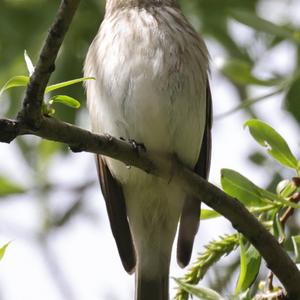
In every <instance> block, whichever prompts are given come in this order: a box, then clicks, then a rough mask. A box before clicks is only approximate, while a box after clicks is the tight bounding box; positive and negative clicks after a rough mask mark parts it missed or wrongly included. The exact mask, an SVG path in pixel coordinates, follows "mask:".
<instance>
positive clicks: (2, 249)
mask: <svg viewBox="0 0 300 300" xmlns="http://www.w3.org/2000/svg"><path fill="white" fill-rule="evenodd" d="M9 244H10V242H8V243H7V244H5V245H4V246H2V247H1V248H0V260H2V258H3V256H4V254H5V251H6V249H7V247H8V245H9Z"/></svg>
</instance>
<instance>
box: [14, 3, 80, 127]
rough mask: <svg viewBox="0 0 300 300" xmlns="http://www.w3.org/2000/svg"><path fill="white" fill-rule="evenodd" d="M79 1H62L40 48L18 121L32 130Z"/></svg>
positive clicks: (39, 118)
mask: <svg viewBox="0 0 300 300" xmlns="http://www.w3.org/2000/svg"><path fill="white" fill-rule="evenodd" d="M79 2H80V0H62V1H61V5H60V7H59V9H58V12H57V14H56V17H55V20H54V22H53V24H52V26H51V28H50V30H49V33H48V36H47V39H46V40H45V44H44V46H43V48H42V51H41V53H40V56H39V60H38V62H37V65H36V67H35V70H34V73H33V74H32V76H31V78H30V83H29V85H28V88H27V90H26V95H25V99H24V102H23V109H22V111H21V112H20V113H19V115H18V119H22V120H23V121H24V122H25V121H26V122H27V123H28V124H30V126H31V127H32V128H39V126H40V121H41V116H42V115H41V111H42V110H41V107H42V103H43V97H44V92H45V88H46V86H47V83H48V82H49V79H50V76H51V74H52V72H53V71H54V69H55V60H56V57H57V54H58V51H59V49H60V47H61V45H62V42H63V40H64V37H65V34H66V32H67V31H68V29H69V26H70V24H71V21H72V19H73V16H74V14H75V12H76V9H77V7H78V5H79Z"/></svg>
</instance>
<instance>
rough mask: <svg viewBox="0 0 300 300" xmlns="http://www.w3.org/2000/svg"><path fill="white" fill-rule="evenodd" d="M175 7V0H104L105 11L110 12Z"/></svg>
mask: <svg viewBox="0 0 300 300" xmlns="http://www.w3.org/2000/svg"><path fill="white" fill-rule="evenodd" d="M164 5H166V6H175V5H176V0H106V11H109V12H112V11H115V10H118V9H123V8H130V7H137V8H147V7H160V6H164Z"/></svg>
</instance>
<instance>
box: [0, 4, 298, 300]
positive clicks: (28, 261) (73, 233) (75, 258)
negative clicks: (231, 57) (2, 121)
mask: <svg viewBox="0 0 300 300" xmlns="http://www.w3.org/2000/svg"><path fill="white" fill-rule="evenodd" d="M270 3H271V4H272V7H270ZM287 3H289V4H287ZM299 11H300V1H299V0H298V1H297V0H295V1H280V0H279V1H277V2H276V5H274V1H272V2H270V1H264V4H263V5H261V7H260V8H259V13H260V15H261V16H263V17H265V18H267V19H269V20H274V21H276V22H278V21H279V22H280V20H282V19H284V17H285V16H286V15H287V16H289V19H293V20H294V21H295V23H296V24H298V25H299V26H300V14H299ZM229 26H230V28H231V30H232V33H233V34H234V36H235V38H236V39H237V40H238V41H239V42H240V43H242V44H247V42H248V40H249V37H250V36H251V35H253V32H252V30H251V29H249V28H247V27H246V26H243V25H240V24H238V23H236V22H231V23H230V24H229ZM206 42H207V44H208V48H209V51H210V53H211V57H212V78H211V88H212V95H213V101H214V114H215V115H216V116H217V115H219V114H221V113H222V112H225V111H227V110H228V109H230V108H232V107H235V106H236V105H237V104H238V100H237V95H235V93H234V90H233V88H232V87H231V86H230V84H228V83H227V81H226V80H224V79H223V77H222V76H220V74H218V72H217V70H216V67H215V62H216V61H218V60H219V59H220V58H222V57H224V53H223V51H222V49H221V48H219V47H218V46H217V45H216V44H215V43H214V42H212V41H210V40H206ZM255 46H256V47H258V46H259V45H255ZM21 50H22V49H20V51H21ZM294 65H295V47H294V46H293V45H292V44H290V43H288V42H285V43H282V44H280V45H279V46H278V47H276V48H275V49H274V50H273V51H272V52H271V53H268V54H267V55H266V57H261V59H260V64H259V68H257V70H255V71H256V72H257V73H258V74H268V72H270V71H280V73H281V74H283V73H284V74H289V73H290V72H291V71H292V70H293V67H294ZM266 91H267V89H262V88H253V94H255V95H261V94H264V93H265V92H266ZM281 107H282V96H276V97H272V98H270V99H268V100H265V101H263V102H261V103H259V104H256V105H255V110H256V112H257V114H258V116H262V117H263V118H264V121H266V122H268V123H270V124H271V125H272V126H274V127H275V128H276V129H277V130H278V131H279V132H280V133H281V134H282V135H283V136H284V137H285V138H286V140H287V141H288V143H289V145H290V146H291V148H292V150H293V152H294V153H296V155H298V157H299V154H300V153H299V145H300V140H299V134H298V133H297V132H296V130H297V127H296V124H295V123H294V121H293V120H292V119H291V118H289V117H288V115H287V114H286V113H285V112H284V111H283V110H282V109H281ZM246 120H247V115H246V114H244V113H243V112H238V113H235V114H233V115H231V116H229V117H226V118H224V119H220V120H216V121H215V122H214V128H213V153H212V167H211V176H210V181H211V182H213V183H214V184H216V185H219V182H220V169H221V168H231V169H234V170H236V171H238V172H240V173H242V174H244V175H246V176H247V177H248V178H250V179H251V180H252V181H254V182H255V183H256V184H258V185H260V186H263V185H264V184H265V183H266V182H267V180H266V179H267V178H268V173H267V171H264V170H263V169H262V168H256V167H255V166H254V165H253V164H250V163H249V162H247V161H246V159H245V158H246V157H247V156H248V154H249V153H251V151H253V149H258V148H259V146H258V145H257V144H256V143H255V142H254V140H253V139H252V138H251V137H250V134H249V132H248V131H247V130H244V129H243V123H244V122H245V121H246ZM78 124H79V125H81V126H83V127H85V128H88V127H89V125H88V121H87V114H86V112H84V111H83V112H82V115H81V118H80V120H78ZM33 142H34V139H33ZM0 155H1V165H0V172H1V173H2V172H3V173H4V174H10V176H11V178H14V179H15V180H17V181H18V182H20V183H22V182H27V181H28V178H30V177H29V176H27V174H28V173H27V172H28V170H27V169H24V168H25V167H23V168H20V165H19V163H18V162H19V161H20V153H18V150H17V148H16V147H15V146H14V144H12V145H4V144H0ZM21 166H22V165H21ZM278 168H280V166H278ZM84 177H85V178H90V179H94V178H96V170H95V167H94V160H93V157H92V155H90V154H86V153H80V154H72V155H70V156H68V157H67V159H66V157H59V158H57V159H55V161H54V162H53V168H52V170H51V175H50V178H51V180H52V181H53V182H62V183H66V184H67V185H72V184H74V183H76V182H81V181H82V178H84ZM31 184H32V185H33V184H34V183H31ZM32 193H34V192H32ZM32 195H33V194H29V195H28V196H26V197H23V198H22V200H21V201H16V200H14V199H11V201H6V202H5V204H4V203H3V204H1V211H0V220H1V222H0V245H1V244H4V243H5V242H7V241H12V243H11V245H10V246H9V248H8V251H7V254H6V255H5V258H4V260H3V261H1V262H0V291H1V292H2V293H3V294H2V295H1V294H0V300H1V299H3V300H37V299H39V300H40V299H43V300H105V299H111V300H114V299H122V300H123V299H124V300H130V299H131V300H132V299H133V293H134V291H133V287H134V276H129V275H128V274H127V273H126V272H125V271H124V270H123V268H122V266H121V262H120V259H119V257H118V253H117V249H116V246H115V243H114V240H113V237H112V234H111V232H110V228H109V225H108V220H107V217H106V213H105V207H104V201H103V200H102V199H101V197H102V196H101V193H100V188H99V187H98V186H95V187H94V189H93V190H92V191H91V192H90V193H89V194H88V195H86V199H84V201H87V202H88V203H89V210H91V211H93V213H94V217H93V218H92V219H90V220H88V219H86V218H82V217H77V218H75V219H73V221H72V222H71V223H70V224H68V225H67V226H65V227H64V228H63V229H60V230H59V231H56V232H53V234H52V236H51V239H50V244H49V247H50V249H51V250H52V252H53V255H54V259H55V260H57V263H58V265H59V268H60V269H61V270H63V274H64V275H65V278H60V279H59V280H60V282H63V285H64V286H65V287H66V286H71V287H72V291H73V294H68V295H67V294H66V295H62V294H61V293H60V291H59V289H57V285H56V284H55V282H54V281H53V277H51V275H49V272H48V269H47V268H48V265H47V261H46V260H45V257H43V256H42V255H41V252H40V251H39V247H38V246H37V245H36V244H34V242H33V241H32V239H31V235H32V234H33V233H34V232H36V231H37V230H38V228H39V226H40V223H39V211H38V210H37V207H36V206H35V205H34V204H33V203H31V202H30V201H29V199H30V197H31V196H32ZM52 201H53V203H55V205H57V207H59V206H64V205H66V203H68V198H67V197H66V195H65V194H64V193H57V194H56V195H55V196H54V197H53V199H52ZM230 232H232V227H231V225H230V224H229V223H228V222H227V221H225V220H224V219H223V218H219V219H215V220H212V221H203V222H202V223H201V226H200V230H199V234H198V239H197V241H196V242H195V246H194V250H195V251H194V252H195V253H197V252H199V251H200V250H201V247H202V246H203V244H205V243H206V242H208V241H209V240H211V239H212V238H216V237H217V236H218V235H221V234H223V233H230ZM52 265H53V264H52ZM54 272H55V270H54ZM183 272H184V271H182V270H181V269H179V268H178V267H177V265H176V263H175V259H174V257H173V262H172V267H171V273H170V274H171V276H178V275H180V274H183ZM205 282H206V281H205V280H204V281H202V282H201V285H205ZM172 286H174V284H173V283H172V280H171V287H172Z"/></svg>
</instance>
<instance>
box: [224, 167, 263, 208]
mask: <svg viewBox="0 0 300 300" xmlns="http://www.w3.org/2000/svg"><path fill="white" fill-rule="evenodd" d="M221 185H222V188H223V190H224V191H225V192H226V193H227V194H229V195H230V196H232V197H234V198H237V199H238V200H239V201H241V202H242V203H244V204H245V205H246V206H263V205H265V204H266V202H267V201H266V198H265V197H263V196H262V192H261V191H262V189H261V188H259V187H258V186H256V185H255V184H254V183H253V182H251V181H250V180H249V179H247V178H246V177H244V176H243V175H241V174H239V173H238V172H236V171H233V170H230V169H222V170H221Z"/></svg>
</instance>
